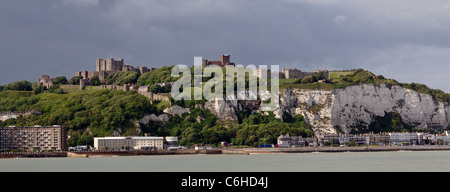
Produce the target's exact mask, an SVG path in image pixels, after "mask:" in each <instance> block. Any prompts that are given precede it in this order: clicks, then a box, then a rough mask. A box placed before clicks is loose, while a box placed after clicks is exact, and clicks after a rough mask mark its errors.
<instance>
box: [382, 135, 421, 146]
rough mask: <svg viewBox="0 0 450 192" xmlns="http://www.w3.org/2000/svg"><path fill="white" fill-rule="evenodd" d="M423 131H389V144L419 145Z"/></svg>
mask: <svg viewBox="0 0 450 192" xmlns="http://www.w3.org/2000/svg"><path fill="white" fill-rule="evenodd" d="M422 135H423V133H389V136H390V144H391V145H403V144H407V145H421V144H423V136H422Z"/></svg>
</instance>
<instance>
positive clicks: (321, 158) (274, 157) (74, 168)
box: [0, 151, 450, 172]
mask: <svg viewBox="0 0 450 192" xmlns="http://www.w3.org/2000/svg"><path fill="white" fill-rule="evenodd" d="M341 171H344V172H397V171H398V172H400V171H401V172H408V171H411V172H418V171H419V172H422V171H432V172H436V171H445V172H448V171H450V151H414V152H413V151H404V152H343V153H290V154H250V155H225V154H222V155H161V156H158V155H151V156H115V157H89V158H15V159H0V172H341Z"/></svg>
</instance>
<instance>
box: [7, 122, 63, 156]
mask: <svg viewBox="0 0 450 192" xmlns="http://www.w3.org/2000/svg"><path fill="white" fill-rule="evenodd" d="M66 138H67V134H66V131H65V129H64V128H63V127H61V126H59V125H54V126H46V127H42V126H34V127H14V126H11V127H0V149H20V150H29V151H32V150H34V149H38V150H59V151H64V150H66V149H67V144H66V141H67V139H66Z"/></svg>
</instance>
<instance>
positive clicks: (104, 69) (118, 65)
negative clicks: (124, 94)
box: [75, 58, 154, 81]
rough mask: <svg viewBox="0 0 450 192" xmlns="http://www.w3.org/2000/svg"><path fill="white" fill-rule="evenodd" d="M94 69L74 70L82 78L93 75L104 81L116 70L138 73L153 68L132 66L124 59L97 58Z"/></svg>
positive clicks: (89, 77) (88, 77)
mask: <svg viewBox="0 0 450 192" xmlns="http://www.w3.org/2000/svg"><path fill="white" fill-rule="evenodd" d="M95 69H96V70H95V71H78V72H75V76H82V77H83V79H91V78H92V77H94V76H98V77H99V79H100V81H104V80H105V79H106V78H107V77H108V76H109V75H111V74H113V73H117V72H121V71H122V72H127V71H134V72H136V73H138V74H140V75H142V74H144V73H147V72H149V71H152V70H153V69H154V68H147V67H145V66H142V67H133V66H130V65H125V61H124V59H118V60H115V59H114V58H109V59H97V60H96V64H95Z"/></svg>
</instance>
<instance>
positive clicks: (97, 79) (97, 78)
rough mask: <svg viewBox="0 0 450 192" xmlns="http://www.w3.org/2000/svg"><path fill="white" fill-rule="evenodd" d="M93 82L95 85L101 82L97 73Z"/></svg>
mask: <svg viewBox="0 0 450 192" xmlns="http://www.w3.org/2000/svg"><path fill="white" fill-rule="evenodd" d="M91 83H92V85H93V86H99V85H100V84H101V82H100V78H99V77H98V76H97V75H96V76H94V77H92V79H91Z"/></svg>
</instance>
